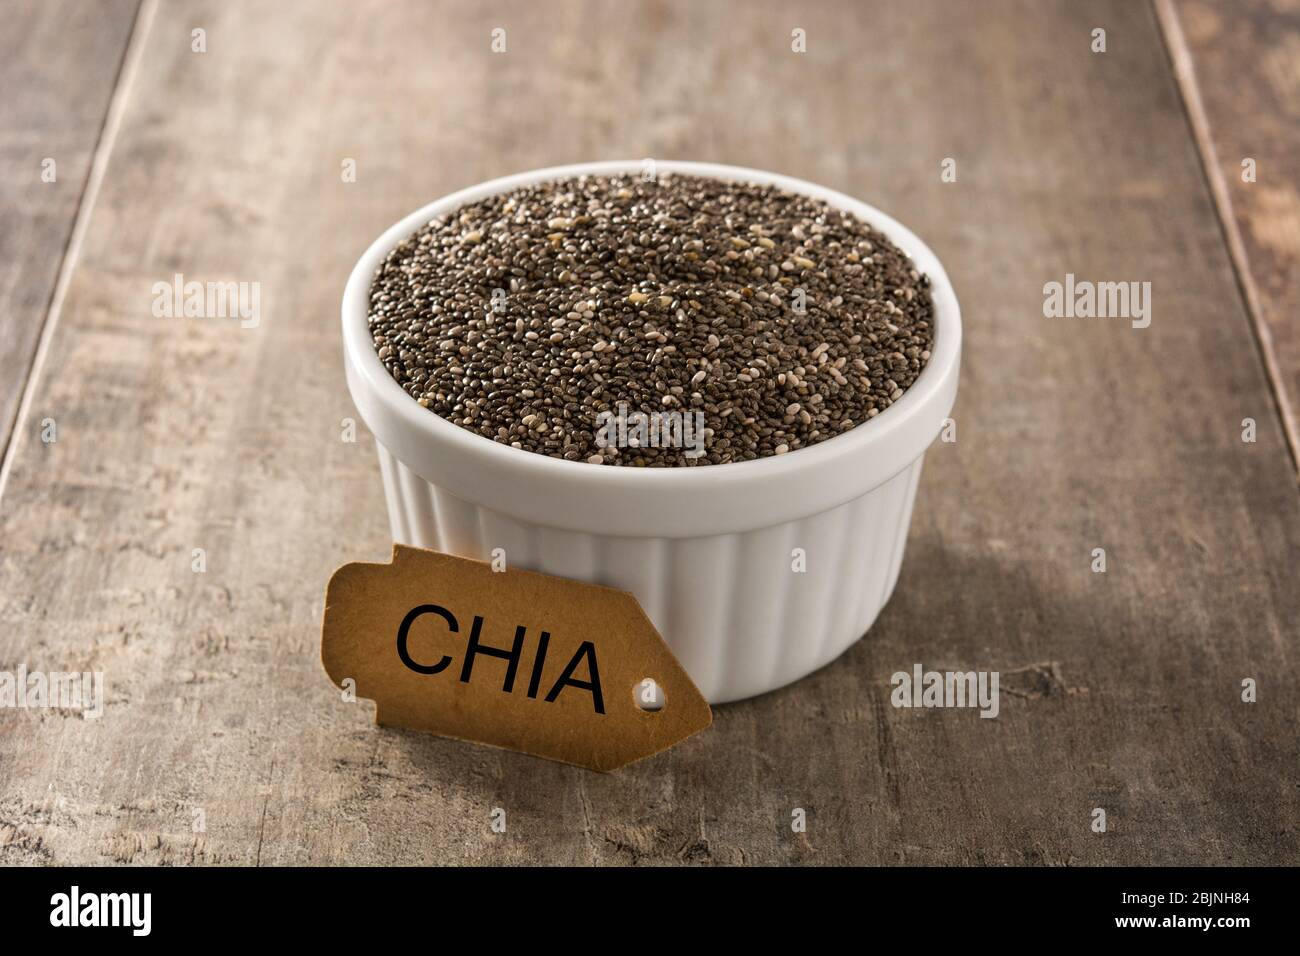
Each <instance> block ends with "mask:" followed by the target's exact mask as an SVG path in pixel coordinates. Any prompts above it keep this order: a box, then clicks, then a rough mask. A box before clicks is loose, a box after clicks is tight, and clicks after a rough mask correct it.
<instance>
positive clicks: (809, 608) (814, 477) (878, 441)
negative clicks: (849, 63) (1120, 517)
mask: <svg viewBox="0 0 1300 956" xmlns="http://www.w3.org/2000/svg"><path fill="white" fill-rule="evenodd" d="M641 168H642V163H641V162H640V161H631V162H605V163H585V164H582V165H577V166H557V167H553V168H550V169H540V170H536V171H533V172H528V173H520V174H519V175H516V176H507V177H505V178H503V179H495V180H492V181H491V182H487V183H483V184H482V185H479V186H474V187H472V188H470V189H464V190H461V191H460V192H458V193H453V194H452V195H450V196H447V197H445V198H443V199H439V200H438V201H437V202H433V203H430V204H429V205H427V206H425V207H424V208H423V209H420V210H418V211H417V212H413V213H412V214H411V215H409V216H407V217H406V218H405V219H403V220H402V221H401V222H399V223H397V224H396V225H394V226H393V227H392V228H391V229H389V230H388V231H387V232H385V233H384V234H383V235H382V236H380V237H379V239H378V240H377V241H376V242H375V243H374V244H373V245H372V246H371V247H370V248H369V249H367V250H366V253H365V255H363V256H362V257H361V259H360V261H358V262H357V265H356V268H354V269H353V270H352V275H351V276H350V277H349V279H348V284H347V288H346V290H345V291H344V293H343V346H344V353H345V361H346V366H347V380H348V388H349V389H350V391H351V392H352V398H353V401H355V402H356V406H357V410H358V411H359V412H360V413H361V417H362V419H364V421H365V422H366V424H367V425H368V426H369V428H370V430H371V431H372V432H373V433H374V436H375V439H376V441H377V444H378V448H379V464H380V467H381V470H382V472H383V479H384V492H385V494H386V496H387V499H388V513H389V518H390V522H391V525H392V532H393V538H394V540H396V541H399V542H402V543H405V544H411V545H415V546H417V547H422V548H433V549H435V550H439V551H445V552H449V553H452V554H459V555H463V556H466V557H471V558H479V559H483V560H487V559H489V558H490V557H491V554H492V551H493V549H495V548H503V549H504V550H505V555H506V560H507V562H508V563H509V564H510V565H511V566H513V567H522V568H530V569H532V570H536V571H543V572H546V573H547V574H556V575H562V576H564V577H569V578H577V579H579V580H583V581H591V582H595V583H599V584H607V585H612V586H614V587H618V588H624V589H626V590H628V591H631V592H632V593H633V594H635V595H636V597H637V599H638V600H639V601H640V602H641V606H642V607H643V608H644V609H645V612H646V613H647V614H648V615H649V616H650V619H651V620H652V621H653V622H654V623H655V626H656V627H657V628H658V629H659V631H660V633H661V634H663V636H664V638H665V640H667V642H668V644H669V645H670V646H671V647H672V649H673V652H674V653H675V654H676V655H677V657H678V659H680V661H681V662H682V664H683V666H684V667H685V668H686V670H687V671H688V672H689V673H690V675H691V677H692V679H693V680H694V681H695V683H696V685H697V686H698V687H699V688H700V690H701V691H702V692H703V693H704V695H705V696H706V697H707V698H708V699H709V701H710V702H712V703H722V702H725V701H730V700H737V699H740V698H743V697H751V696H753V695H755V694H761V693H764V692H765V691H769V690H774V689H775V688H777V687H781V686H782V685H784V684H788V683H790V682H791V681H794V680H797V679H798V678H800V677H803V676H804V675H805V674H808V673H810V672H811V671H814V670H816V669H817V668H819V667H821V666H822V665H823V664H826V663H828V662H830V661H832V660H834V659H835V658H836V657H838V656H839V655H840V654H841V653H843V652H844V651H845V650H846V649H847V648H848V647H849V646H850V645H852V644H853V643H854V642H855V641H856V640H857V639H858V638H859V637H861V636H862V634H863V633H865V632H866V630H867V629H868V628H869V627H870V626H871V624H872V622H873V621H874V620H875V619H876V615H877V614H878V613H879V611H880V609H881V608H882V607H883V606H884V604H885V602H886V601H887V600H888V599H889V596H890V594H891V593H892V591H893V589H894V583H895V582H896V581H897V579H898V571H899V565H900V564H901V562H902V557H903V544H904V541H905V540H906V538H907V528H908V523H909V521H910V519H911V513H912V500H913V497H914V496H915V494H916V485H917V480H918V479H919V477H920V475H921V459H922V456H923V454H924V452H925V450H926V448H927V447H929V445H930V442H931V441H932V440H933V439H934V438H935V437H936V436H937V435H938V433H939V430H940V428H941V427H942V424H943V421H944V419H945V418H946V417H947V415H948V413H949V411H950V410H951V409H952V404H953V401H954V399H955V398H956V394H957V373H958V359H959V356H960V353H961V317H960V313H959V310H958V306H957V298H956V296H955V295H954V294H953V290H952V286H951V284H950V283H949V281H948V277H947V275H946V274H945V273H944V271H943V267H942V266H941V265H940V264H939V260H938V259H937V258H935V255H934V253H932V252H931V251H930V249H929V248H928V247H927V246H926V245H925V243H923V242H922V241H921V240H920V239H918V238H917V237H916V236H915V235H913V234H912V233H911V232H910V231H909V230H907V229H906V228H904V227H903V226H902V225H900V224H899V223H898V222H895V221H894V220H893V219H891V218H890V217H889V216H886V215H885V214H884V213H882V212H880V211H879V210H877V209H874V208H872V207H871V206H868V205H867V204H866V203H862V202H859V201H857V200H856V199H852V198H850V197H848V196H845V195H843V194H841V193H837V192H834V191H832V190H830V189H825V188H822V187H821V186H815V185H813V184H811V183H807V182H803V181H801V180H798V179H791V178H790V177H788V176H778V175H776V174H774V173H766V172H760V171H759V170H754V169H743V168H739V167H735V166H716V165H713V164H711V163H678V162H663V161H660V162H657V169H658V171H659V172H666V173H675V172H680V173H690V174H694V175H698V176H710V177H713V178H716V179H721V180H742V181H746V182H755V183H770V184H772V185H774V186H777V187H780V188H782V189H785V190H788V191H790V192H794V193H802V194H803V195H806V196H812V197H815V198H817V199H821V200H824V201H825V202H827V203H829V204H830V205H831V206H834V207H836V208H839V209H847V210H850V211H852V212H853V213H854V214H856V215H857V216H858V217H859V218H861V219H863V220H865V221H866V222H868V223H870V224H871V225H872V226H874V227H875V228H876V229H878V230H880V231H881V232H883V233H884V234H885V235H887V236H888V237H889V238H890V239H891V240H892V241H893V242H894V243H895V244H896V245H897V246H898V247H899V248H900V249H902V250H903V251H904V252H906V253H907V254H908V255H909V256H910V257H911V258H912V261H913V262H915V263H916V267H917V268H918V269H919V270H920V271H922V272H924V273H926V274H927V275H929V277H930V280H931V283H932V288H931V295H932V297H933V302H934V316H935V342H934V346H933V348H932V349H931V356H930V361H929V363H928V364H927V365H926V367H925V369H924V370H923V371H922V373H921V375H920V376H918V378H917V379H916V381H915V382H914V383H913V384H912V386H911V387H910V388H909V389H907V391H906V392H905V394H904V395H903V397H902V398H901V399H899V400H898V401H897V402H896V403H894V404H893V405H892V406H891V407H889V408H888V409H886V410H885V411H884V412H882V413H881V414H880V415H878V416H877V417H875V418H873V419H871V420H870V421H868V422H866V423H865V424H862V425H859V426H857V427H856V428H853V429H851V430H850V431H847V432H844V433H842V434H840V435H838V436H836V437H835V438H831V439H828V440H826V441H824V442H821V443H820V444H816V445H812V446H809V447H806V448H801V449H797V450H795V451H793V452H791V453H790V454H787V455H782V456H780V457H772V458H762V459H758V460H754V461H744V462H735V463H732V464H725V465H706V466H702V467H701V466H697V467H694V468H630V467H616V466H609V465H591V464H587V463H585V462H571V461H565V460H563V459H558V458H551V457H548V456H546V455H539V454H535V453H533V452H526V451H521V450H519V449H516V448H511V447H510V446H509V445H504V444H501V443H499V442H494V441H492V440H490V439H488V438H484V437H482V436H480V435H477V434H475V433H473V432H470V431H467V430H465V429H463V428H461V427H459V426H458V425H453V424H451V423H450V422H448V421H446V420H444V419H442V418H439V417H438V416H437V415H435V414H433V413H431V412H429V411H428V410H427V409H425V408H422V407H420V406H419V405H418V404H417V403H416V402H415V400H414V399H412V398H411V397H410V396H409V395H408V394H407V393H406V392H405V391H403V390H402V388H401V387H400V386H399V385H398V384H397V383H396V382H395V381H393V379H392V378H391V377H390V376H389V374H388V372H387V370H385V369H384V367H383V365H382V364H381V363H380V361H379V358H378V356H377V355H376V354H375V349H374V345H373V344H372V342H371V338H370V332H369V330H368V327H367V321H366V319H367V304H368V299H369V291H370V283H371V280H372V279H373V277H374V274H375V270H376V268H377V267H378V266H379V263H380V261H381V260H382V259H383V257H384V256H385V255H387V254H388V252H389V251H390V250H391V249H392V248H393V247H394V246H396V245H397V244H398V243H399V242H401V241H402V240H403V239H405V238H406V237H407V236H409V235H410V234H411V233H413V232H415V231H416V230H417V229H418V228H420V227H421V226H422V225H424V224H425V223H426V222H428V221H429V220H430V219H433V218H434V217H436V216H439V215H443V214H445V213H448V212H450V211H451V210H453V209H455V208H457V207H459V206H461V205H464V204H465V203H470V202H475V201H477V200H479V199H483V198H484V197H486V196H490V195H492V194H493V193H497V192H503V191H506V190H509V189H513V188H515V187H518V186H523V185H527V184H529V183H534V182H540V181H543V180H549V179H559V178H563V177H567V176H577V175H582V174H592V175H600V174H612V173H640V171H641ZM796 548H802V549H803V552H804V555H805V560H806V571H803V572H797V571H795V570H793V567H794V563H795V562H794V557H793V554H794V549H796ZM651 676H653V675H651Z"/></svg>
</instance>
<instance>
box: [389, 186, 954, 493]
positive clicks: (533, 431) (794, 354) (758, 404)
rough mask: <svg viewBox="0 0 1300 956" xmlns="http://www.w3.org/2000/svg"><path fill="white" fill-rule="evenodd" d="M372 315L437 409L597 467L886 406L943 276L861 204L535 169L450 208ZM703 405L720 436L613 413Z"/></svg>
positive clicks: (784, 445) (789, 440) (929, 338)
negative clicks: (670, 442)
mask: <svg viewBox="0 0 1300 956" xmlns="http://www.w3.org/2000/svg"><path fill="white" fill-rule="evenodd" d="M369 325H370V332H371V334H372V337H373V339H374V344H375V349H376V352H377V353H378V356H379V359H380V361H381V362H382V363H383V365H384V367H385V368H386V369H387V370H388V372H389V373H390V374H391V375H392V376H393V378H394V379H395V380H396V381H397V383H398V384H399V385H401V386H402V388H403V389H405V390H406V392H407V393H408V394H409V395H411V397H412V398H414V399H415V400H416V401H418V402H419V403H420V404H421V405H422V406H424V407H425V408H427V409H428V410H429V411H430V412H432V413H434V414H437V415H440V416H441V417H443V418H445V419H446V420H448V421H450V422H452V423H454V424H456V425H459V426H460V427H462V428H466V429H469V430H470V431H473V432H476V433H477V434H480V435H483V436H484V437H486V438H490V439H492V440H493V441H498V442H502V443H504V444H508V445H513V446H514V447H516V448H521V449H524V450H526V451H531V452H537V453H540V454H545V455H551V456H553V457H557V458H565V459H568V460H570V461H581V462H589V463H591V464H607V465H627V466H652V467H653V466H697V465H707V464H722V463H725V462H733V461H745V460H750V459H754V458H764V457H768V456H771V455H784V454H787V453H796V452H797V451H798V449H800V448H804V447H807V446H808V445H813V444H816V443H817V442H821V441H825V440H826V439H828V438H833V437H834V436H836V435H838V434H841V433H843V432H845V431H848V430H849V429H851V428H854V427H856V426H857V425H861V424H863V423H864V422H866V421H868V420H869V419H871V418H874V417H876V416H877V415H878V414H880V413H881V412H882V411H884V410H885V409H887V408H888V407H889V406H890V405H892V404H893V403H894V402H896V401H898V400H899V399H900V398H901V397H902V396H903V394H904V392H906V390H907V388H908V386H909V385H911V384H912V382H913V381H915V379H916V377H917V375H919V374H920V372H921V370H922V369H923V368H924V367H925V363H926V361H927V360H928V359H929V358H930V349H931V346H932V344H933V337H934V336H933V306H932V303H931V299H930V281H929V278H928V277H927V276H924V275H922V274H920V273H919V272H918V271H917V269H916V267H915V265H914V264H913V263H912V261H911V260H910V259H909V258H908V257H907V256H906V255H905V254H904V253H903V252H902V251H901V250H899V249H898V248H897V247H896V246H894V245H893V243H891V242H890V241H889V240H888V239H887V238H886V237H885V236H884V235H882V234H881V233H880V232H877V231H876V230H874V229H872V228H871V227H870V226H868V225H867V224H866V223H864V222H862V221H861V220H859V219H858V218H857V217H856V216H854V215H853V214H851V213H848V212H844V211H841V210H838V209H834V208H832V207H831V206H828V205H827V204H825V203H823V202H821V201H819V200H815V199H810V198H808V197H805V196H800V195H796V194H793V193H788V192H784V191H782V190H779V189H776V188H774V187H770V186H760V185H753V184H746V183H726V182H721V181H718V180H713V179H706V178H699V177H694V176H683V175H672V176H669V175H662V176H660V177H659V179H658V180H657V181H643V180H641V179H640V178H638V177H636V176H582V177H578V178H574V179H565V180H559V181H554V182H548V183H538V184H535V185H531V186H526V187H523V188H520V189H516V190H513V191H511V192H508V193H503V194H500V195H496V196H492V197H490V198H488V199H484V200H482V201H480V202H476V203H472V204H469V205H467V206H464V207H462V208H461V209H459V210H457V211H455V212H453V213H451V214H449V215H447V216H444V217H441V218H438V219H434V220H433V221H431V222H429V223H428V224H426V225H425V226H423V227H421V228H420V229H419V230H417V231H416V232H415V233H414V234H413V235H412V236H410V237H409V238H407V239H405V240H404V241H403V242H401V243H400V244H399V245H398V246H397V247H396V248H395V249H393V250H392V252H390V253H389V254H388V256H387V257H386V258H385V259H384V261H383V262H382V263H381V264H380V266H379V268H378V270H377V271H376V273H375V278H374V281H373V283H372V285H371V290H370V312H369ZM620 403H622V404H623V405H625V406H626V407H628V408H632V409H636V410H640V411H641V412H644V413H646V414H650V413H664V412H672V411H677V412H682V413H687V414H690V413H696V412H700V413H703V416H704V424H705V426H706V430H705V433H704V434H705V439H706V444H705V452H704V454H703V456H701V457H687V456H686V454H685V450H684V449H682V448H674V447H623V448H618V447H613V446H605V447H602V446H601V445H600V444H599V443H598V442H597V440H596V439H597V433H598V430H599V426H598V424H597V423H598V416H599V415H600V414H601V413H602V412H612V411H613V410H614V409H615V407H617V406H619V405H620Z"/></svg>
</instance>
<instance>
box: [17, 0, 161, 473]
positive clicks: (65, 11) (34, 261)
mask: <svg viewBox="0 0 1300 956" xmlns="http://www.w3.org/2000/svg"><path fill="white" fill-rule="evenodd" d="M137 3H138V0H109V2H106V3H96V4H86V3H78V2H77V0H52V2H43V0H19V2H16V3H11V4H7V5H6V7H5V29H4V32H3V33H2V34H0V90H3V91H4V95H3V96H0V168H3V169H4V175H3V176H0V223H2V224H3V228H0V457H3V454H4V449H5V448H6V446H7V445H8V443H9V438H10V432H11V430H12V428H13V425H14V418H15V416H16V415H17V413H18V405H19V402H20V401H21V399H22V395H23V390H24V388H25V387H26V385H27V379H28V373H29V371H30V369H31V367H32V361H33V358H34V356H35V353H36V346H37V342H38V341H39V340H40V337H41V329H42V327H43V326H44V323H45V319H46V313H47V310H48V309H49V306H50V300H51V297H52V295H53V293H54V286H55V280H56V278H57V277H58V274H59V269H60V266H61V265H62V263H63V259H64V253H65V250H66V248H67V246H68V241H69V238H70V237H71V235H72V226H73V222H74V220H75V219H76V215H77V209H78V207H79V206H80V203H81V198H82V193H83V191H84V188H85V185H86V180H87V177H88V175H89V173H90V164H91V157H92V155H93V153H94V150H95V145H96V143H97V142H98V141H99V135H100V130H101V128H102V127H103V123H104V116H105V114H106V113H107V111H108V103H109V99H110V97H111V96H112V92H113V88H114V84H115V82H116V79H117V73H118V68H119V66H120V65H121V62H122V57H123V54H124V53H125V50H126V43H127V40H128V38H129V37H130V33H131V25H132V22H133V21H134V18H135V10H136V5H137ZM50 163H52V165H47V164H50ZM47 180H51V181H47Z"/></svg>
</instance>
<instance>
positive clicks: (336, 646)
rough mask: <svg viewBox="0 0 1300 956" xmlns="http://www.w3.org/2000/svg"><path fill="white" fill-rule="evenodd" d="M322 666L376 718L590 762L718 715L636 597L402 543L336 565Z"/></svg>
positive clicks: (659, 744)
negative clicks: (380, 559)
mask: <svg viewBox="0 0 1300 956" xmlns="http://www.w3.org/2000/svg"><path fill="white" fill-rule="evenodd" d="M321 660H322V662H323V663H324V665H325V671H326V673H327V674H329V676H330V679H331V680H332V681H334V683H335V684H336V685H338V686H339V687H340V688H346V689H348V690H349V691H351V692H354V693H355V695H356V697H365V698H369V699H372V700H374V701H375V720H376V722H377V723H380V724H386V725H390V726H396V727H407V728H410V729H412V730H423V731H427V732H429V733H434V734H439V735H441V736H444V737H456V738H459V739H461V740H470V741H476V742H478V743H484V744H491V745H493V746H496V747H504V748H507V749H509V750H518V751H521V752H523V753H528V754H533V755H535V756H538V757H547V758H550V759H552V760H559V761H563V762H564V763H570V764H576V765H578V766H580V767H588V768H590V769H592V770H602V771H608V770H615V769H617V768H619V767H622V766H624V765H625V764H629V763H631V762H633V761H635V760H640V759H642V758H643V757H648V756H650V755H652V754H655V753H658V752H659V751H661V750H665V749H667V748H668V747H671V746H673V745H674V744H676V743H678V742H680V741H682V740H684V739H685V738H687V737H689V736H691V735H692V734H694V733H698V732H699V731H701V730H703V729H704V728H706V727H708V726H709V724H710V723H712V721H713V714H712V712H711V711H710V710H709V705H708V702H707V701H705V699H704V697H703V695H701V694H700V692H699V690H698V688H696V686H695V685H694V684H693V683H692V682H691V679H690V677H689V676H688V675H687V673H686V671H685V670H684V669H683V668H682V666H681V664H680V663H678V661H677V659H676V658H675V657H673V654H672V651H670V650H669V649H668V645H667V644H665V643H664V640H663V638H662V637H660V636H659V633H658V632H657V631H656V630H655V629H654V625H652V624H651V623H650V619H649V618H647V617H646V615H645V612H644V611H642V610H641V606H640V604H638V603H637V600H636V598H635V597H633V596H632V595H631V594H630V593H628V592H626V591H619V590H616V589H614V588H607V587H601V586H599V585H595V584H587V583H584V582H581V581H572V580H569V579H567V578H558V577H553V576H551V575H547V574H538V573H536V572H533V571H516V570H507V571H504V572H498V571H493V570H492V568H491V566H490V565H488V564H487V563H485V562H481V561H473V560H470V559H468V558H459V557H455V556H454V555H449V554H441V553H439V552H437V551H425V550H423V549H420V548H411V547H407V546H406V545H400V544H399V545H394V546H393V559H392V562H391V563H390V564H361V563H356V564H345V565H343V567H341V568H339V569H338V570H337V571H335V572H334V576H333V577H332V578H331V579H330V582H329V585H328V587H327V588H326V591H325V620H324V623H323V624H322V627H321ZM648 674H651V675H654V676H653V677H647V676H646V675H648ZM629 689H630V690H629Z"/></svg>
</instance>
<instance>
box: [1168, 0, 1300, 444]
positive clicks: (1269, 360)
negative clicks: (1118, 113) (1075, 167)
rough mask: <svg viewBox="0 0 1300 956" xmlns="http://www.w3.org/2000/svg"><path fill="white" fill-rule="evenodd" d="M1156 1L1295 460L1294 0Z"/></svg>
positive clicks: (1299, 242) (1299, 434)
mask: <svg viewBox="0 0 1300 956" xmlns="http://www.w3.org/2000/svg"><path fill="white" fill-rule="evenodd" d="M1157 9H1158V10H1159V11H1160V17H1161V23H1162V25H1163V26H1164V30H1165V37H1166V40H1167V42H1168V43H1169V45H1170V53H1171V56H1172V58H1173V61H1174V64H1175V66H1176V68H1177V72H1178V79H1179V82H1180V84H1181V86H1182V90H1183V99H1184V101H1185V102H1186V104H1187V107H1188V113H1189V115H1190V117H1191V120H1192V123H1193V127H1194V129H1195V132H1196V135H1197V140H1198V145H1199V146H1200V148H1201V152H1202V156H1203V159H1204V161H1205V166H1206V172H1207V175H1208V178H1209V179H1210V184H1211V187H1212V188H1213V190H1214V194H1215V200H1216V202H1217V203H1218V206H1219V212H1220V218H1221V219H1222V220H1223V224H1224V229H1225V232H1226V235H1227V240H1228V244H1229V249H1230V251H1231V252H1232V256H1233V260H1234V263H1235V264H1236V267H1237V272H1238V278H1239V281H1240V283H1241V287H1242V292H1243V294H1244V296H1245V298H1246V301H1247V304H1248V305H1249V306H1250V309H1251V312H1252V315H1253V317H1254V319H1255V322H1256V327H1257V333H1258V336H1259V344H1260V349H1261V352H1262V354H1263V358H1264V362H1265V365H1266V367H1267V368H1268V370H1269V374H1270V377H1271V379H1272V380H1273V387H1274V392H1275V395H1276V399H1277V403H1278V407H1279V411H1280V414H1281V415H1282V418H1283V422H1284V424H1285V427H1286V429H1287V434H1288V438H1289V440H1290V443H1291V450H1292V458H1293V460H1294V462H1295V464H1296V467H1297V469H1300V186H1298V185H1297V183H1300V0H1242V2H1233V3H1225V2H1222V0H1159V3H1158V5H1157ZM1248 162H1249V163H1252V164H1253V166H1254V169H1253V170H1250V171H1249V172H1248V171H1247V169H1246V168H1244V166H1243V164H1245V163H1248Z"/></svg>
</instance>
